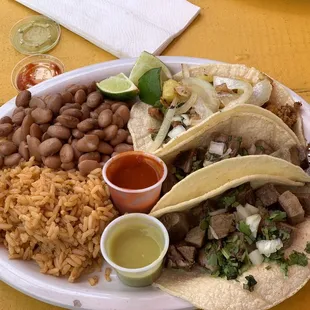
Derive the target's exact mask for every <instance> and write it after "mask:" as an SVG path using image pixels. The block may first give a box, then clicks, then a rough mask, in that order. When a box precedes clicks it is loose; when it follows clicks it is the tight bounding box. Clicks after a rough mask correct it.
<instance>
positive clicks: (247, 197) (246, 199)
mask: <svg viewBox="0 0 310 310" xmlns="http://www.w3.org/2000/svg"><path fill="white" fill-rule="evenodd" d="M236 200H237V201H238V202H239V203H240V204H242V205H245V204H246V203H249V204H250V205H255V193H254V191H253V189H252V187H251V186H250V185H249V184H246V185H245V186H244V188H243V189H242V190H241V191H239V192H238V194H237V198H236Z"/></svg>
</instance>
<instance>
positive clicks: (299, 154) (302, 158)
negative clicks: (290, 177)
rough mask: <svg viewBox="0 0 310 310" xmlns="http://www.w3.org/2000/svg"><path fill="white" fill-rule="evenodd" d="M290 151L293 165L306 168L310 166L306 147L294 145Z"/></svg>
mask: <svg viewBox="0 0 310 310" xmlns="http://www.w3.org/2000/svg"><path fill="white" fill-rule="evenodd" d="M289 151H290V155H291V160H290V162H291V163H292V164H293V165H296V166H299V167H301V168H302V169H304V170H306V169H308V168H309V162H308V152H307V149H306V148H305V147H302V146H300V145H294V146H292V147H291V148H290V150H289Z"/></svg>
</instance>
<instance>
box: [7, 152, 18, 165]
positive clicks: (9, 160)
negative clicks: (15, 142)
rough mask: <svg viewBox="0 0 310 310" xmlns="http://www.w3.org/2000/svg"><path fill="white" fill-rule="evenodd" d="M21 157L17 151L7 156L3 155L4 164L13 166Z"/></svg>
mask: <svg viewBox="0 0 310 310" xmlns="http://www.w3.org/2000/svg"><path fill="white" fill-rule="evenodd" d="M21 159H22V157H21V156H20V154H19V153H14V154H11V155H9V156H6V157H4V165H5V166H7V167H13V166H16V165H18V164H19V162H20V160H21Z"/></svg>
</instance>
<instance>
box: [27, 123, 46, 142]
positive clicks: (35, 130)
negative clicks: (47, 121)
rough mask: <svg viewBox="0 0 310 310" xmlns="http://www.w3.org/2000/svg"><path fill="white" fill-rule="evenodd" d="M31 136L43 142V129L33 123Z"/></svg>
mask: <svg viewBox="0 0 310 310" xmlns="http://www.w3.org/2000/svg"><path fill="white" fill-rule="evenodd" d="M29 133H30V136H31V137H36V138H38V139H39V140H41V138H42V135H43V132H42V130H41V127H40V126H39V125H38V124H36V123H33V124H32V125H31V126H30V132H29Z"/></svg>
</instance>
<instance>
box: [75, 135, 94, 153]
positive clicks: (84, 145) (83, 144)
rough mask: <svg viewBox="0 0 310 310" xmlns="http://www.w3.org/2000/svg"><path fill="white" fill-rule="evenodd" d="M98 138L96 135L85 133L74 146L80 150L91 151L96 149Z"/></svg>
mask: <svg viewBox="0 0 310 310" xmlns="http://www.w3.org/2000/svg"><path fill="white" fill-rule="evenodd" d="M98 145H99V138H98V136H96V135H85V136H84V137H83V138H82V139H80V140H78V141H77V143H76V148H77V149H78V150H79V151H80V152H93V151H96V150H97V147H98Z"/></svg>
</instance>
